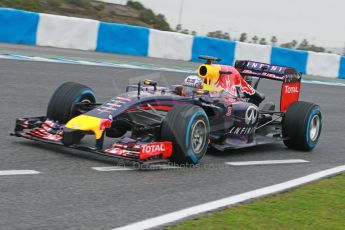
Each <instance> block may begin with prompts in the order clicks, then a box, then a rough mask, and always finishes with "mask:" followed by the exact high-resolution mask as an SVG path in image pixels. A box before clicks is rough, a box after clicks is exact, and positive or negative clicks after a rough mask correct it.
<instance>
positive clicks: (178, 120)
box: [161, 105, 210, 165]
mask: <svg viewBox="0 0 345 230" xmlns="http://www.w3.org/2000/svg"><path fill="white" fill-rule="evenodd" d="M209 133H210V125H209V121H208V117H207V115H206V113H205V111H204V110H203V109H202V108H200V107H199V106H195V105H176V106H175V107H174V108H173V109H172V110H170V111H169V112H168V114H167V116H166V118H165V120H164V121H163V123H162V131H161V138H162V140H164V141H171V142H172V143H173V153H172V156H171V157H170V160H171V161H172V162H174V163H176V164H179V165H182V164H184V165H195V164H198V163H199V162H200V161H201V160H202V158H203V157H204V155H205V153H206V151H207V148H208V142H209Z"/></svg>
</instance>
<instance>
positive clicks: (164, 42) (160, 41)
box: [148, 29, 194, 61]
mask: <svg viewBox="0 0 345 230" xmlns="http://www.w3.org/2000/svg"><path fill="white" fill-rule="evenodd" d="M193 39H194V37H193V36H191V35H186V34H180V33H173V32H165V31H159V30H152V29H151V30H150V36H149V52H148V56H149V57H155V58H167V59H176V60H183V61H190V60H191V57H192V47H193Z"/></svg>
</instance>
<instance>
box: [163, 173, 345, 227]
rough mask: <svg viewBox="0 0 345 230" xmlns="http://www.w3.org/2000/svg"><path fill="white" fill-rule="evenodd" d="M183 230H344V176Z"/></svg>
mask: <svg viewBox="0 0 345 230" xmlns="http://www.w3.org/2000/svg"><path fill="white" fill-rule="evenodd" d="M167 229H169V230H183V229H208V230H213V229H217V230H218V229H219V230H221V229H265V230H269V229H272V230H273V229H274V230H279V229H284V230H285V229H296V230H299V229H312V230H318V229H330V230H331V229H332V230H337V229H339V230H344V229H345V174H343V175H340V176H336V177H333V178H330V179H324V180H321V181H318V182H314V183H312V184H309V185H305V186H302V187H300V188H296V189H294V190H292V191H290V192H286V193H282V194H277V195H274V196H270V197H266V198H264V199H261V200H257V201H254V202H252V203H248V204H242V205H238V206H236V207H229V208H228V209H226V210H224V211H218V212H213V213H211V214H208V215H206V216H204V217H201V218H199V219H197V220H188V221H185V222H183V223H182V224H180V225H177V226H174V227H169V228H167Z"/></svg>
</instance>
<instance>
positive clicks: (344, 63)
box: [339, 56, 345, 79]
mask: <svg viewBox="0 0 345 230" xmlns="http://www.w3.org/2000/svg"><path fill="white" fill-rule="evenodd" d="M339 78H342V79H345V56H342V57H341V60H340V70H339Z"/></svg>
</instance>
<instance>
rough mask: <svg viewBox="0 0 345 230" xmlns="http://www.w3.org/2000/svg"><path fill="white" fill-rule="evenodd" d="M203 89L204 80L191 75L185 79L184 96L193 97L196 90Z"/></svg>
mask: <svg viewBox="0 0 345 230" xmlns="http://www.w3.org/2000/svg"><path fill="white" fill-rule="evenodd" d="M198 89H202V79H201V78H200V77H199V76H197V75H190V76H188V77H186V79H184V82H183V94H184V95H186V96H188V95H192V94H193V92H194V91H195V90H198Z"/></svg>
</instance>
